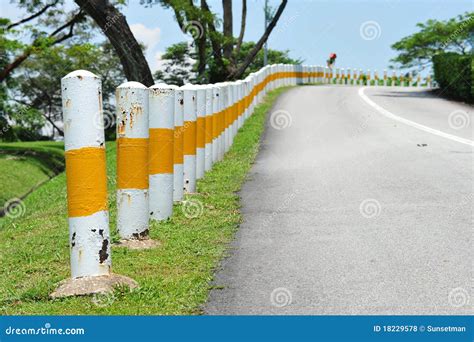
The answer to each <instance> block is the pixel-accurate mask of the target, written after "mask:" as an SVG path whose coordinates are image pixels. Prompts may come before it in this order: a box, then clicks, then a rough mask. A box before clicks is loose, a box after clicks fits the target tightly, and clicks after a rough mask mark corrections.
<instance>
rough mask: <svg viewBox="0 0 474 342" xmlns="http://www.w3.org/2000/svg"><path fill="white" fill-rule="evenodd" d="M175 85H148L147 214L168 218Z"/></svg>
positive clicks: (172, 163)
mask: <svg viewBox="0 0 474 342" xmlns="http://www.w3.org/2000/svg"><path fill="white" fill-rule="evenodd" d="M174 93H175V87H174V86H169V85H167V84H164V83H160V84H155V85H153V86H151V87H150V88H149V97H148V99H149V111H150V112H149V116H150V118H149V122H150V152H149V177H150V178H149V180H150V217H151V219H152V220H155V221H162V220H166V219H168V218H169V217H170V216H171V215H172V213H173V188H174V181H173V172H174V132H175V131H174V129H175V123H174V107H175V94H174Z"/></svg>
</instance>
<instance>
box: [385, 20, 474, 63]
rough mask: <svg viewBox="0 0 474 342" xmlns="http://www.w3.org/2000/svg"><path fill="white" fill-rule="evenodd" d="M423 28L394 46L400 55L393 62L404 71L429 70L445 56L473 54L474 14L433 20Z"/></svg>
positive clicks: (420, 26) (421, 25)
mask: <svg viewBox="0 0 474 342" xmlns="http://www.w3.org/2000/svg"><path fill="white" fill-rule="evenodd" d="M417 27H418V28H420V31H419V32H416V33H414V34H412V35H410V36H408V37H405V38H403V39H401V40H400V41H398V42H396V43H395V44H393V45H392V49H394V50H396V51H397V52H399V54H398V56H397V57H395V58H393V59H392V62H394V63H396V64H398V65H399V66H400V67H402V68H412V67H417V66H421V67H426V66H427V65H430V64H431V60H432V57H433V56H435V55H437V54H439V53H443V52H448V51H452V52H458V53H461V54H468V52H469V51H471V50H472V44H473V40H472V38H473V37H472V35H473V32H474V12H466V13H464V14H462V15H459V16H457V17H455V18H451V19H449V20H446V21H439V20H434V19H430V20H428V21H427V22H426V23H418V24H417Z"/></svg>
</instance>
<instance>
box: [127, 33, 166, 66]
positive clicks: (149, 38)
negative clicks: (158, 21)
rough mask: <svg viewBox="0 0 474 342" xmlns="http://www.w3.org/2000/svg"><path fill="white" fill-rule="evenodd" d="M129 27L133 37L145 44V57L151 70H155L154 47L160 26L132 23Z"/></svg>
mask: <svg viewBox="0 0 474 342" xmlns="http://www.w3.org/2000/svg"><path fill="white" fill-rule="evenodd" d="M130 29H131V30H132V33H133V35H134V36H135V38H136V39H137V40H138V41H139V42H140V43H142V44H144V45H145V46H146V51H145V58H146V59H147V61H148V64H149V65H150V69H151V71H152V72H155V71H156V70H157V69H158V65H157V58H156V52H155V51H154V49H155V48H156V46H157V45H158V43H159V41H160V31H161V30H160V28H159V27H155V28H148V27H146V26H145V25H143V24H132V25H130Z"/></svg>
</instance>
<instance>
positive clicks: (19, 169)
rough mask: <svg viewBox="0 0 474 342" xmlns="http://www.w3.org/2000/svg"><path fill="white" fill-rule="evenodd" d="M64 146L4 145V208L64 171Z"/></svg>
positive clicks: (0, 193)
mask: <svg viewBox="0 0 474 342" xmlns="http://www.w3.org/2000/svg"><path fill="white" fill-rule="evenodd" d="M63 146H64V145H63V144H62V143H57V142H51V141H44V142H43V141H37V142H36V141H35V142H22V143H0V208H3V207H4V205H5V203H6V202H7V201H8V200H10V199H13V198H22V197H23V196H25V195H26V194H28V193H29V192H30V191H31V190H33V189H34V188H35V187H36V186H38V185H40V184H42V183H43V182H45V181H47V180H48V179H50V178H51V177H53V176H55V175H56V174H58V173H60V172H62V171H63V170H64V161H63Z"/></svg>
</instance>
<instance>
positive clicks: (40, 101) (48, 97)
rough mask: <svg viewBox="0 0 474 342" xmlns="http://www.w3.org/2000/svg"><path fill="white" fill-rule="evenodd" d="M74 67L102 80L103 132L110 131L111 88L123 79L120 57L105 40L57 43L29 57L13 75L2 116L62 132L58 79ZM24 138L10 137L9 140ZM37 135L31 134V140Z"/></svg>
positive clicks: (26, 125)
mask: <svg viewBox="0 0 474 342" xmlns="http://www.w3.org/2000/svg"><path fill="white" fill-rule="evenodd" d="M77 69H87V70H90V71H91V72H93V73H95V74H97V75H98V76H99V77H100V78H101V80H102V94H103V101H104V111H105V114H106V118H105V119H106V122H105V125H106V129H107V132H108V133H109V131H113V130H114V127H113V120H112V119H113V117H114V114H113V113H114V109H115V108H114V106H113V101H112V99H113V96H114V93H115V88H116V87H117V85H118V84H120V83H121V82H123V81H124V79H125V77H124V75H123V72H122V69H121V67H120V60H119V59H118V57H117V56H116V54H115V51H114V49H113V48H112V46H111V45H110V44H109V43H102V44H99V45H93V44H88V43H78V44H71V45H70V46H63V45H58V46H55V47H51V48H49V49H48V50H46V51H42V52H39V53H37V54H35V55H34V56H31V57H30V58H29V59H28V60H27V61H25V63H24V64H23V65H22V66H21V68H20V69H19V70H20V72H19V73H18V75H17V76H16V77H14V78H13V81H14V84H15V86H14V87H13V88H10V91H9V93H8V97H9V101H8V102H7V106H6V108H5V111H4V113H3V117H6V118H8V121H9V122H10V123H12V124H14V126H17V127H18V126H23V127H24V128H25V129H27V130H28V131H30V133H31V132H36V131H38V130H39V129H40V128H41V127H43V126H44V124H45V122H46V121H47V122H48V123H49V124H50V125H51V126H52V127H53V133H54V131H56V132H57V133H58V134H59V135H63V131H62V127H61V125H58V124H57V122H61V121H62V99H61V86H60V82H59V80H60V79H61V77H63V76H64V75H66V74H68V73H69V72H71V71H73V70H77ZM15 138H23V139H25V138H26V137H25V136H24V134H22V136H21V137H10V139H15ZM33 138H34V139H36V138H37V134H34V133H33V134H32V139H33Z"/></svg>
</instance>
